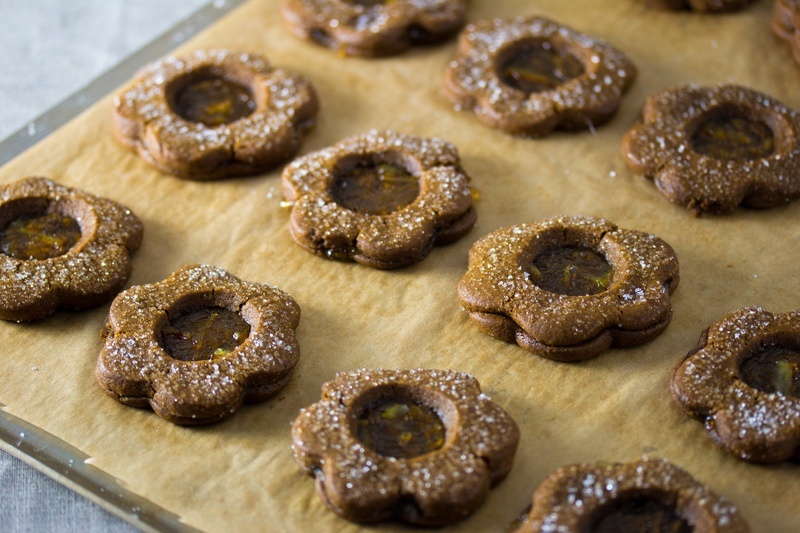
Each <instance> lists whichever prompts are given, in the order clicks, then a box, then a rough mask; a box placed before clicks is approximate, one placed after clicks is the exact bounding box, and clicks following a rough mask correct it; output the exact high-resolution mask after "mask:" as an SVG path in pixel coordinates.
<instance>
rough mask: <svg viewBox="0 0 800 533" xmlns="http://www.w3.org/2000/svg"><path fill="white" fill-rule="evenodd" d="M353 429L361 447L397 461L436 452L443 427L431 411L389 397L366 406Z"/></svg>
mask: <svg viewBox="0 0 800 533" xmlns="http://www.w3.org/2000/svg"><path fill="white" fill-rule="evenodd" d="M356 429H357V437H358V440H359V441H361V443H362V444H364V446H366V447H368V448H369V449H371V450H373V451H375V452H377V453H379V454H381V455H385V456H388V457H395V458H398V459H409V458H411V457H417V456H419V455H424V454H426V453H430V452H432V451H435V450H438V449H439V448H441V447H442V445H443V444H444V438H445V427H444V424H443V423H442V420H441V418H439V415H438V414H437V413H436V412H435V411H434V410H433V409H431V408H430V407H427V406H425V405H420V404H417V403H415V402H413V401H403V400H395V399H391V398H386V399H381V400H378V401H376V402H374V403H372V404H370V405H368V406H367V408H366V409H365V410H364V412H363V413H362V414H361V417H360V418H359V419H358V421H357V423H356Z"/></svg>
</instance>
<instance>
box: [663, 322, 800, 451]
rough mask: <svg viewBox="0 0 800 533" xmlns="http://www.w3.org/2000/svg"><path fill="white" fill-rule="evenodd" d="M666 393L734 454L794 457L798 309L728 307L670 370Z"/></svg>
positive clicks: (799, 392) (799, 367)
mask: <svg viewBox="0 0 800 533" xmlns="http://www.w3.org/2000/svg"><path fill="white" fill-rule="evenodd" d="M670 388H671V390H672V398H673V400H674V401H675V403H676V404H677V405H678V406H679V407H680V408H681V410H683V411H684V412H685V413H687V414H688V415H689V416H691V417H692V418H695V419H697V420H699V421H701V422H702V423H703V424H704V425H705V428H706V432H707V434H708V436H709V437H710V438H711V440H712V441H714V442H715V443H716V444H717V445H718V446H720V447H721V448H722V449H724V450H725V451H727V452H729V453H731V454H733V455H734V456H736V457H738V458H740V459H744V460H746V461H752V462H757V463H772V462H778V461H785V460H794V461H800V311H792V312H788V313H770V312H768V311H766V310H764V309H761V308H744V309H739V310H737V311H734V312H732V313H730V314H728V315H726V316H725V317H723V318H722V319H720V320H719V321H717V322H715V323H714V324H712V325H711V326H710V327H709V328H708V329H706V330H705V331H704V332H703V333H702V335H701V336H700V342H699V344H698V347H697V348H696V349H694V350H692V351H691V352H689V353H688V354H687V355H686V356H685V357H683V358H682V359H681V360H680V361H679V362H678V363H677V364H676V365H675V368H674V369H673V371H672V378H671V380H670Z"/></svg>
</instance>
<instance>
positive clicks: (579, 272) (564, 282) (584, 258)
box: [530, 246, 614, 296]
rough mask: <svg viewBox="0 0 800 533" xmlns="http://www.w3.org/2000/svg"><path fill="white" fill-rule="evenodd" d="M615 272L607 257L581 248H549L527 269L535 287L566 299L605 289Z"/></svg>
mask: <svg viewBox="0 0 800 533" xmlns="http://www.w3.org/2000/svg"><path fill="white" fill-rule="evenodd" d="M613 273H614V269H613V268H612V267H611V264H610V263H609V262H608V260H607V259H606V257H605V256H604V255H603V254H601V253H599V252H596V251H595V250H592V249H590V248H585V247H583V246H558V247H554V248H548V249H547V250H544V251H543V252H542V253H540V254H539V255H538V256H536V259H534V260H533V264H532V265H531V266H530V274H531V281H532V282H533V283H534V284H535V285H537V286H538V287H540V288H542V289H544V290H546V291H550V292H555V293H558V294H566V295H568V296H586V295H589V294H597V293H600V292H603V291H604V290H606V289H608V286H609V285H610V284H611V277H612V275H613Z"/></svg>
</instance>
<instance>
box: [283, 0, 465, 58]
mask: <svg viewBox="0 0 800 533" xmlns="http://www.w3.org/2000/svg"><path fill="white" fill-rule="evenodd" d="M466 4H467V3H466V0H284V1H283V5H282V6H281V13H282V14H283V19H284V21H285V22H286V25H287V27H288V28H289V30H290V31H291V32H292V33H293V34H295V35H296V36H297V37H299V38H301V39H304V40H307V41H311V42H313V43H316V44H318V45H320V46H324V47H326V48H331V49H333V50H335V51H337V52H338V53H339V54H341V55H345V56H361V57H378V56H387V55H392V54H397V53H399V52H402V51H403V50H405V49H407V48H409V47H410V46H413V45H430V44H434V43H438V42H440V41H443V40H445V39H447V38H449V37H451V36H452V35H454V34H455V33H456V32H457V31H458V30H460V29H461V27H462V26H463V25H464V20H465V18H466V10H467V8H466Z"/></svg>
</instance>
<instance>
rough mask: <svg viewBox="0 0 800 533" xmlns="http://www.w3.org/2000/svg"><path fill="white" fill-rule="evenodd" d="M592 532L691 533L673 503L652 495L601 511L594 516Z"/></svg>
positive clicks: (690, 528) (691, 529) (690, 529)
mask: <svg viewBox="0 0 800 533" xmlns="http://www.w3.org/2000/svg"><path fill="white" fill-rule="evenodd" d="M589 531H592V532H593V533H617V532H618V531H626V532H628V533H691V532H692V531H694V527H692V525H691V524H689V522H687V521H686V519H684V518H683V517H681V516H680V515H679V514H678V513H676V512H675V509H674V508H673V507H672V506H669V505H664V504H663V503H661V502H659V501H656V500H653V499H651V498H646V497H643V498H634V499H630V500H623V501H621V502H619V503H615V504H613V505H610V506H608V508H603V509H601V510H600V512H599V514H598V516H596V517H594V521H593V524H592V527H591V528H589Z"/></svg>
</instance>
